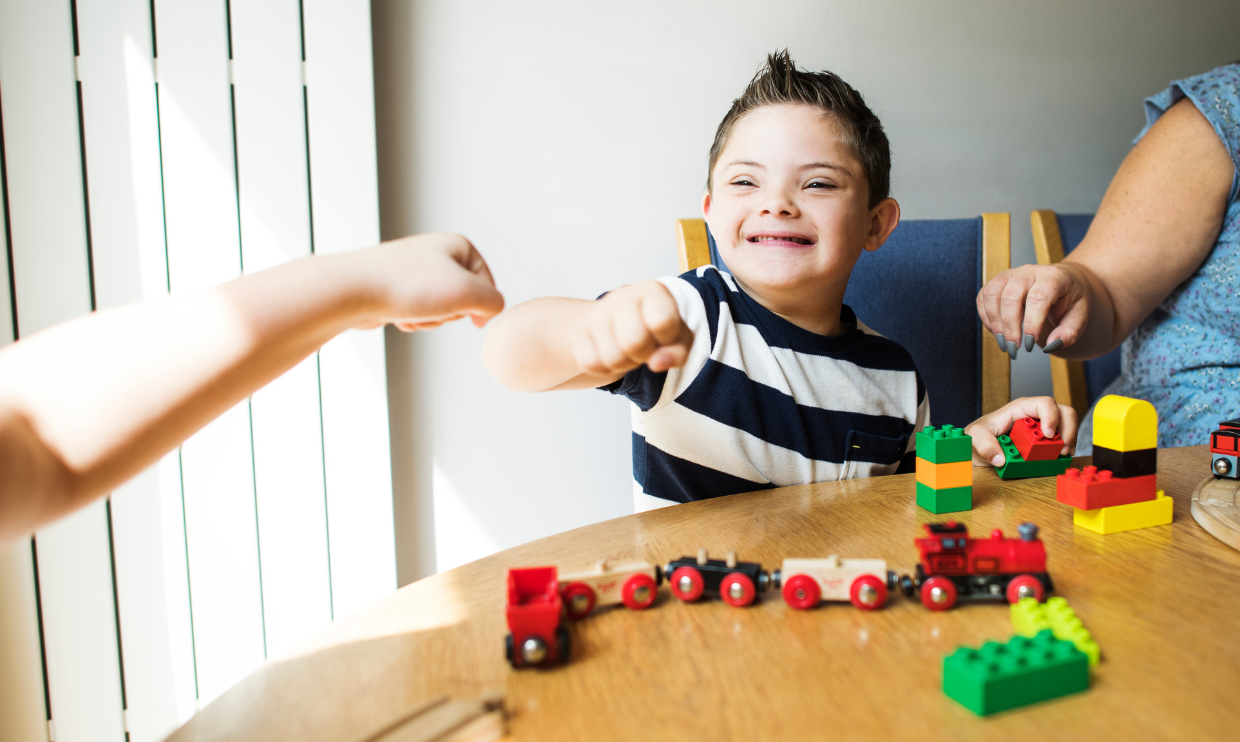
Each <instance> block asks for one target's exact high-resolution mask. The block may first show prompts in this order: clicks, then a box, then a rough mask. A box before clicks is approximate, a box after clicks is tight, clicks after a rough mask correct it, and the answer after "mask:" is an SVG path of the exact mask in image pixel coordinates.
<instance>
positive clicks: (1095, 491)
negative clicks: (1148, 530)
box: [1055, 466, 1158, 510]
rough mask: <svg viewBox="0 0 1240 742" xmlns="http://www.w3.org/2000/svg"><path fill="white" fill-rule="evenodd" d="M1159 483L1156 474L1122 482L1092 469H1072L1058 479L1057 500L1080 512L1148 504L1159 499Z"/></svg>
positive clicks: (1056, 487)
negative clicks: (1131, 504)
mask: <svg viewBox="0 0 1240 742" xmlns="http://www.w3.org/2000/svg"><path fill="white" fill-rule="evenodd" d="M1157 480H1158V477H1156V476H1154V475H1153V474H1150V475H1148V476H1144V477H1131V478H1129V479H1119V478H1118V477H1114V476H1112V475H1111V472H1109V471H1099V470H1098V469H1095V468H1094V467H1092V466H1087V467H1085V469H1084V470H1081V469H1069V470H1068V471H1066V472H1064V473H1063V474H1060V475H1059V476H1058V477H1056V479H1055V499H1057V500H1059V501H1060V502H1062V503H1063V504H1065V505H1071V506H1072V507H1074V508H1079V509H1081V510H1097V509H1098V508H1109V507H1112V506H1114V505H1127V504H1129V503H1132V502H1145V501H1147V500H1153V499H1154V498H1155V497H1157V496H1158V482H1157Z"/></svg>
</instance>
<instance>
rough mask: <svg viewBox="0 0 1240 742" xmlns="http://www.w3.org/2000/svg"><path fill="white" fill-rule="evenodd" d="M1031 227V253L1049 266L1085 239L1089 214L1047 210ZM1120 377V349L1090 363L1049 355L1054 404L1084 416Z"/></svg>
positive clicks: (1034, 217) (1033, 216) (1038, 214)
mask: <svg viewBox="0 0 1240 742" xmlns="http://www.w3.org/2000/svg"><path fill="white" fill-rule="evenodd" d="M1029 220H1030V222H1031V223H1032V227H1033V250H1034V252H1035V253H1036V254H1037V256H1038V265H1051V264H1052V263H1058V262H1059V261H1061V260H1063V256H1064V255H1066V254H1067V253H1070V252H1072V251H1073V250H1074V249H1076V246H1077V245H1079V244H1081V240H1083V239H1085V233H1086V232H1088V231H1089V225H1090V224H1091V223H1092V222H1093V220H1094V215H1093V214H1056V213H1055V212H1054V211H1051V210H1050V209H1042V210H1039V211H1035V212H1033V213H1031V214H1030V215H1029ZM1119 374H1120V349H1119V348H1116V349H1115V350H1113V351H1111V352H1110V353H1107V354H1106V355H1104V356H1102V357H1100V358H1095V359H1094V360H1092V361H1068V360H1064V359H1063V358H1056V357H1055V356H1051V385H1052V387H1053V388H1054V394H1055V401H1056V402H1058V403H1059V404H1062V405H1068V406H1069V407H1072V408H1073V409H1075V410H1076V414H1077V415H1078V419H1079V418H1083V417H1085V413H1087V412H1089V408H1090V407H1092V406H1093V404H1094V401H1095V400H1096V399H1098V397H1100V396H1101V395H1102V392H1103V390H1104V389H1106V388H1107V385H1109V384H1110V383H1111V382H1112V381H1114V380H1115V378H1116V377H1118V376H1119Z"/></svg>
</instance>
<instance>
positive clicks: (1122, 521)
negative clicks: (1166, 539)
mask: <svg viewBox="0 0 1240 742" xmlns="http://www.w3.org/2000/svg"><path fill="white" fill-rule="evenodd" d="M1173 510H1174V503H1172V502H1171V498H1170V497H1167V495H1166V493H1164V492H1163V491H1162V490H1158V496H1157V497H1156V498H1155V499H1153V500H1146V501H1145V502H1130V503H1128V504H1127V505H1112V506H1111V507H1109V508H1098V509H1096V510H1078V509H1077V508H1073V509H1072V523H1073V524H1074V525H1078V526H1080V527H1081V528H1088V529H1089V530H1091V531H1094V532H1095V533H1101V534H1104V535H1105V534H1108V533H1119V532H1120V531H1134V530H1136V529H1138V528H1151V527H1153V526H1165V525H1167V524H1168V523H1170V522H1171V514H1172V511H1173Z"/></svg>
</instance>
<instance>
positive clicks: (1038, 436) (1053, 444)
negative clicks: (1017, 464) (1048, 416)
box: [1008, 417, 1063, 461]
mask: <svg viewBox="0 0 1240 742" xmlns="http://www.w3.org/2000/svg"><path fill="white" fill-rule="evenodd" d="M1008 437H1010V438H1011V439H1012V443H1014V444H1016V450H1017V451H1020V457H1021V458H1022V459H1024V460H1025V461H1050V460H1052V459H1057V458H1059V452H1060V451H1062V450H1063V438H1060V437H1059V436H1058V435H1056V436H1055V437H1054V438H1047V437H1046V436H1045V435H1043V434H1042V423H1041V422H1040V421H1038V420H1035V419H1033V418H1032V417H1026V418H1023V419H1021V420H1017V421H1016V424H1015V425H1013V426H1012V432H1011V433H1009V434H1008Z"/></svg>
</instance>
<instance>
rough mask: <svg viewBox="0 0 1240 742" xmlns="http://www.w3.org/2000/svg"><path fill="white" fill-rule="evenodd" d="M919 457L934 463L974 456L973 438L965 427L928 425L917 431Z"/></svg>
mask: <svg viewBox="0 0 1240 742" xmlns="http://www.w3.org/2000/svg"><path fill="white" fill-rule="evenodd" d="M917 457H918V458H921V459H925V460H926V461H929V462H930V463H932V464H951V463H954V462H956V461H970V460H972V458H973V438H972V437H970V436H967V435H965V434H964V429H963V428H957V427H956V426H954V425H944V426H943V427H941V428H936V427H934V426H932V425H927V426H926V427H924V428H922V429H921V430H920V431H918V432H917Z"/></svg>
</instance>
